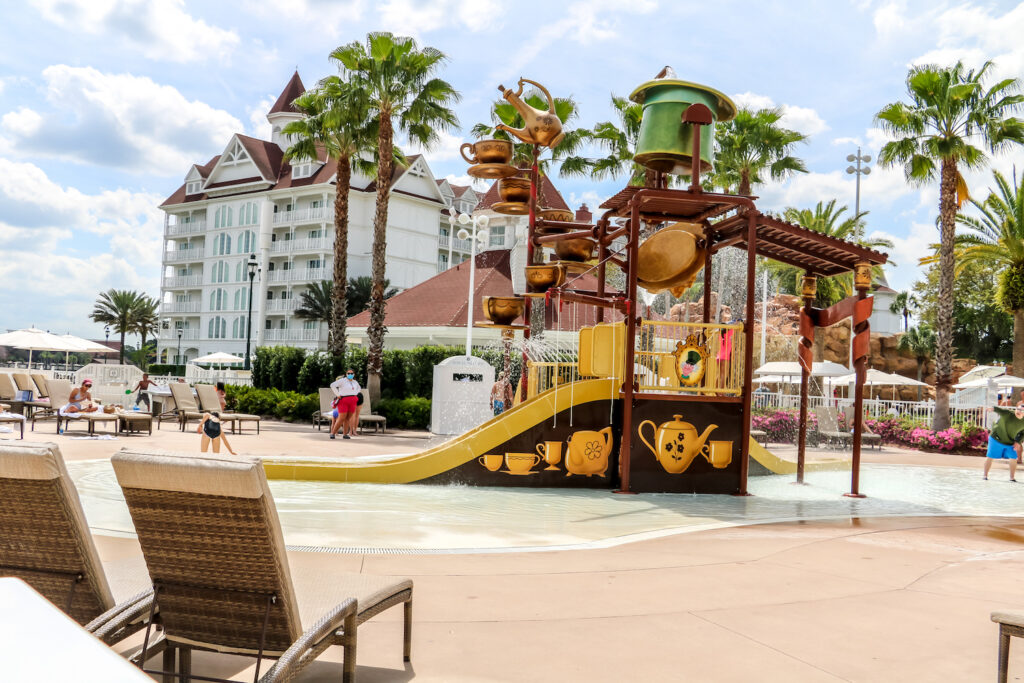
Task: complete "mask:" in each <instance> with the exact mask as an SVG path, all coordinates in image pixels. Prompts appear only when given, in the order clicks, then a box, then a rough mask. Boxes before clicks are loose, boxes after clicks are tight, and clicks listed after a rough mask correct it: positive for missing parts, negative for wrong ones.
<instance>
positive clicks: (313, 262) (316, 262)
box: [306, 258, 323, 270]
mask: <svg viewBox="0 0 1024 683" xmlns="http://www.w3.org/2000/svg"><path fill="white" fill-rule="evenodd" d="M321 266H323V263H322V262H321V261H320V259H318V258H313V259H309V261H308V262H307V263H306V267H307V268H309V269H310V270H314V269H316V268H320V267H321Z"/></svg>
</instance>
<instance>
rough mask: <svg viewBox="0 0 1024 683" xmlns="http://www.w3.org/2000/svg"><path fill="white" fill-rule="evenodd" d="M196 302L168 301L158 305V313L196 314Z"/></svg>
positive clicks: (197, 308)
mask: <svg viewBox="0 0 1024 683" xmlns="http://www.w3.org/2000/svg"><path fill="white" fill-rule="evenodd" d="M198 312H199V302H198V301H168V302H165V303H162V304H160V313H161V314H165V313H198Z"/></svg>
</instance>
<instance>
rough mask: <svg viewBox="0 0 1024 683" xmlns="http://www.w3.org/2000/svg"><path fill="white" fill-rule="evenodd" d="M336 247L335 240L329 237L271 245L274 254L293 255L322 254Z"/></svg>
mask: <svg viewBox="0 0 1024 683" xmlns="http://www.w3.org/2000/svg"><path fill="white" fill-rule="evenodd" d="M333 247H334V244H333V240H330V239H328V238H327V237H312V238H308V237H307V238H305V239H298V240H277V241H276V242H273V243H272V244H271V245H270V253H272V254H291V253H301V252H322V251H326V250H328V249H332V248H333Z"/></svg>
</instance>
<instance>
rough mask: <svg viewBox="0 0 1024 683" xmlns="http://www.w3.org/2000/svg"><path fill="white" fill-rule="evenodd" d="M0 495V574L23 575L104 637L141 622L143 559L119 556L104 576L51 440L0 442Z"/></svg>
mask: <svg viewBox="0 0 1024 683" xmlns="http://www.w3.org/2000/svg"><path fill="white" fill-rule="evenodd" d="M0 501H2V502H0V576H16V577H18V578H20V579H22V580H24V581H26V582H27V583H28V584H29V585H30V586H32V587H33V588H34V589H35V590H36V591H38V592H39V593H41V594H42V595H43V596H45V597H46V598H47V599H48V600H49V601H50V602H52V603H53V604H55V605H56V606H57V607H59V608H61V609H62V610H64V611H65V612H66V613H67V614H68V615H69V616H70V617H71V618H72V619H74V620H75V621H77V622H78V623H79V624H82V625H83V626H85V627H86V629H88V630H89V631H90V632H92V633H93V634H94V635H96V636H97V637H99V638H100V639H102V640H103V641H104V642H106V643H107V644H113V643H116V642H118V641H120V640H122V639H123V638H125V637H127V636H129V635H131V634H132V633H134V632H136V631H138V630H140V629H141V628H142V627H143V626H144V623H143V617H144V616H145V615H146V614H148V613H149V610H150V598H151V595H152V593H151V590H150V584H149V577H148V576H147V575H146V568H145V565H144V564H143V563H142V562H141V560H140V561H138V562H135V563H132V562H125V563H119V565H118V570H119V571H118V576H119V580H117V581H113V582H110V583H108V581H107V575H106V573H105V572H104V570H103V565H102V564H101V562H100V559H99V555H98V554H97V553H96V546H95V545H94V544H93V540H92V535H91V534H90V533H89V527H88V526H87V525H86V521H85V515H84V514H83V512H82V504H81V502H79V499H78V492H77V491H76V490H75V487H74V484H72V482H71V477H69V476H68V471H67V468H65V467H64V459H63V458H62V457H61V454H60V448H59V447H58V446H57V445H56V444H52V443H30V444H19V445H17V446H15V445H8V444H2V443H0ZM8 617H9V618H10V619H17V618H18V617H17V615H8ZM58 647H59V645H58ZM55 654H56V653H55Z"/></svg>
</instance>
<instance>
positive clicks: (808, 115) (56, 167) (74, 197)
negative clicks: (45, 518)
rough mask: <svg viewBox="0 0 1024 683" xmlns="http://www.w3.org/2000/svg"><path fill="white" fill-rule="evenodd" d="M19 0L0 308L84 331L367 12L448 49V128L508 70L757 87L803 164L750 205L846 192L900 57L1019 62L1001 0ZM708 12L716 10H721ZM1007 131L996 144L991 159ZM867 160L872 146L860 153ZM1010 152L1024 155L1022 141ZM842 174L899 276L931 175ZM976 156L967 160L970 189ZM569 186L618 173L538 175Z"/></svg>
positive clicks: (11, 35)
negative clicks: (98, 304)
mask: <svg viewBox="0 0 1024 683" xmlns="http://www.w3.org/2000/svg"><path fill="white" fill-rule="evenodd" d="M527 5H528V6H529V8H530V13H535V12H538V11H541V10H544V11H547V15H546V16H544V17H543V19H542V21H543V24H542V25H540V26H539V27H538V26H533V25H529V24H528V23H527V22H526V21H525V20H524V19H523V15H524V14H526V13H527V12H525V11H523V10H522V9H521V8H522V7H524V4H523V3H513V2H504V1H501V0H433V1H431V2H424V1H420V0H378V1H377V2H369V1H362V0H349V1H347V2H336V1H328V0H252V1H251V2H250V1H246V0H242V1H239V2H217V3H199V2H184V1H183V0H150V1H148V2H146V1H143V0H29V1H28V2H12V1H10V0H5V1H4V2H2V3H0V7H2V11H0V17H2V20H0V40H2V42H3V44H4V46H5V49H4V50H3V53H2V55H0V250H2V254H3V258H0V283H2V285H0V286H2V289H3V292H4V304H3V306H2V307H0V328H17V327H24V326H28V325H30V324H35V325H37V326H39V327H43V328H48V329H51V330H52V331H56V332H67V331H70V332H73V333H77V334H83V335H89V336H92V337H94V338H95V337H98V336H102V331H101V329H100V328H99V326H96V325H94V324H92V323H91V322H89V321H88V319H87V315H88V312H89V311H90V310H91V304H92V301H93V300H94V299H95V296H96V294H97V293H98V292H99V291H101V290H103V289H106V288H108V287H119V288H134V289H140V290H144V291H147V292H148V293H149V294H151V295H154V296H155V295H157V294H158V290H159V258H160V250H161V232H162V225H163V219H162V213H161V212H160V211H159V210H158V209H157V208H156V207H157V205H158V204H159V203H160V202H161V201H162V199H163V198H164V197H165V196H167V195H168V194H170V193H171V192H172V191H173V190H174V189H175V188H176V187H177V186H178V185H179V184H180V183H181V182H182V179H183V177H184V175H185V173H186V171H187V170H188V167H189V164H190V163H192V162H194V161H200V162H205V161H206V160H207V159H209V158H210V157H211V156H213V155H214V154H217V153H219V152H220V151H221V150H222V149H223V147H224V145H225V144H226V143H227V140H228V138H229V136H230V135H231V133H233V132H244V133H248V134H255V135H259V136H262V137H266V136H267V134H268V130H267V126H266V120H265V118H264V114H265V113H266V111H267V109H269V107H270V104H271V103H272V102H273V100H274V98H276V96H277V95H278V94H279V93H280V91H281V89H282V88H283V86H284V84H285V83H286V82H287V80H288V78H289V77H290V75H291V73H292V70H293V69H295V68H296V67H298V69H299V73H300V75H301V76H302V78H303V80H304V82H305V83H306V84H307V86H309V85H312V84H313V83H315V81H316V80H317V79H318V78H320V77H322V76H325V75H327V74H329V73H332V71H333V67H332V66H331V65H330V64H329V62H328V60H327V55H328V53H329V52H330V51H331V50H332V49H333V48H335V47H336V46H338V45H342V44H345V43H347V42H350V41H352V40H358V39H361V38H362V37H363V36H365V34H366V32H367V31H372V30H390V31H392V32H395V33H400V34H407V35H414V36H415V37H416V38H417V39H419V40H420V41H421V43H424V44H428V45H431V46H434V47H437V48H439V49H441V50H442V51H444V52H445V53H447V55H448V56H449V58H450V61H449V63H448V64H447V65H446V67H445V69H444V72H443V76H444V77H445V78H446V79H448V80H449V81H450V82H452V83H453V84H454V85H455V87H456V88H457V89H458V90H459V91H460V92H461V93H462V96H463V99H462V101H461V103H460V104H459V105H458V108H457V112H458V115H459V118H460V120H461V122H462V125H463V131H468V129H469V128H470V127H471V126H472V124H474V123H476V122H478V121H483V120H486V119H487V116H488V111H489V104H490V102H491V101H492V100H493V99H494V98H495V96H496V95H497V94H498V92H497V89H496V88H497V85H498V84H499V83H503V84H505V85H514V83H515V81H516V80H517V79H518V77H519V76H525V77H527V78H532V79H534V80H538V81H540V82H541V83H544V84H545V85H546V86H548V87H549V88H550V90H551V91H552V92H553V93H555V94H556V95H572V96H573V97H574V98H575V99H576V100H577V102H578V103H579V105H580V110H581V118H580V120H579V124H581V125H586V126H589V125H592V124H593V123H595V122H597V121H603V120H607V119H608V118H609V116H610V109H609V104H608V100H609V96H610V94H611V93H615V94H619V95H627V94H629V92H630V91H631V90H632V89H633V88H634V87H635V86H636V85H638V84H640V83H641V82H643V81H645V80H647V79H649V78H651V77H653V76H654V74H655V73H657V72H658V71H659V70H660V69H661V68H662V67H663V66H665V65H666V64H668V65H671V66H673V68H674V69H675V70H676V72H677V73H678V74H679V76H680V77H681V78H685V79H687V80H693V81H697V82H701V83H706V84H708V85H710V86H713V87H715V88H717V89H719V90H721V91H723V92H725V93H727V94H730V95H732V96H733V97H734V98H735V99H736V100H737V102H738V103H740V104H747V105H754V106H764V105H768V104H774V105H778V106H782V107H784V108H785V111H786V118H785V123H786V124H788V125H789V126H790V127H793V128H796V129H798V130H800V131H802V132H804V133H807V134H809V135H810V136H811V139H810V142H809V144H807V145H805V146H802V147H801V148H800V150H799V151H798V154H799V155H800V156H802V157H803V158H804V159H805V160H806V162H807V165H808V168H809V169H810V171H811V173H809V174H807V175H802V176H799V177H797V178H794V179H793V180H791V181H789V182H787V183H783V184H772V185H768V186H764V187H761V188H757V190H756V192H757V194H760V196H761V197H762V199H761V201H760V203H759V205H760V206H761V207H762V208H763V209H769V210H781V209H782V208H784V207H786V206H798V207H810V206H813V205H814V203H815V202H817V201H819V200H828V199H831V198H838V199H839V201H840V203H845V204H849V205H850V207H851V211H852V206H853V194H854V189H853V188H854V183H853V178H852V176H848V175H846V174H845V173H844V169H845V168H846V166H847V162H846V161H845V157H846V155H847V154H850V153H852V152H854V151H855V149H856V146H857V143H858V142H859V143H860V144H861V145H862V146H863V147H864V152H865V153H867V154H871V155H872V156H875V155H877V153H878V148H879V146H880V145H881V144H882V143H883V142H884V137H883V136H882V134H881V133H880V131H878V130H876V129H875V128H874V127H873V123H872V118H873V116H874V114H875V112H877V111H878V109H879V108H880V107H882V106H883V105H884V104H886V103H888V102H891V101H895V100H897V99H901V98H903V97H905V88H904V79H905V76H906V71H907V67H908V66H909V65H910V64H914V63H922V62H936V63H942V64H946V63H951V62H953V61H955V60H956V59H958V58H960V59H964V60H965V61H967V62H969V63H972V64H978V63H980V62H981V61H983V60H984V59H993V60H995V61H996V64H997V76H1013V77H1020V76H1021V75H1024V44H1022V43H1021V42H1020V40H1019V37H1020V36H1021V35H1024V7H1022V6H1021V5H1015V4H1013V3H1005V2H1002V3H1001V2H989V3H952V2H951V3H936V2H899V1H885V0H883V1H882V2H877V1H872V0H859V1H853V2H830V3H823V2H775V1H771V0H769V1H765V2H758V3H753V2H728V1H724V2H718V3H703V2H692V3H691V2H686V1H685V0H629V1H628V2H622V1H621V0H575V1H570V2H557V1H555V2H548V3H527ZM727 24H728V26H727ZM463 135H465V133H464V132H456V133H455V134H453V135H449V136H445V138H444V139H443V140H442V142H441V144H440V145H439V146H438V147H437V148H436V149H435V150H433V151H432V152H429V153H428V160H429V162H430V164H431V167H432V168H433V170H434V172H435V174H436V175H437V176H438V177H444V176H451V177H452V178H454V179H459V180H465V179H466V177H465V170H466V165H465V163H464V162H463V161H462V159H461V158H460V157H459V156H458V151H457V150H458V145H459V144H460V143H461V142H462V141H463ZM1017 161H1021V162H1024V150H1021V151H1014V152H1012V153H1011V154H1008V155H1005V156H1003V157H1000V158H998V159H996V160H995V162H994V165H995V167H997V168H1000V169H1006V170H1009V169H1010V168H1011V167H1012V166H1013V164H1014V163H1016V162H1017ZM871 165H872V166H874V164H873V163H872V164H871ZM1021 166H1024V163H1021ZM872 170H873V173H872V175H871V176H869V177H868V178H867V179H866V180H865V181H864V183H863V185H862V190H861V192H862V194H861V208H862V209H863V210H867V211H870V214H869V216H868V226H869V227H868V231H869V232H877V233H881V234H885V235H886V236H889V237H890V238H892V239H893V240H894V241H895V242H896V248H895V249H894V250H893V252H892V258H893V260H894V261H896V262H897V263H898V266H897V267H895V268H892V269H890V280H891V282H892V284H893V286H894V287H897V288H907V287H910V286H911V285H912V283H913V282H914V280H915V279H916V278H917V277H918V274H919V269H918V267H917V265H916V260H917V258H918V257H920V256H921V255H923V254H924V253H925V252H926V251H927V249H928V245H929V244H930V243H931V242H933V241H934V240H935V228H934V217H935V214H936V204H937V191H936V189H935V187H928V188H924V189H920V188H913V187H908V186H907V185H906V183H905V182H904V181H903V178H902V174H901V172H900V171H898V170H884V169H877V168H873V169H872ZM989 179H990V171H988V170H986V171H982V172H979V173H975V174H972V175H970V176H968V180H969V183H970V186H971V188H972V191H973V193H974V194H976V195H981V196H984V194H985V191H986V190H985V188H986V187H987V186H988V185H989ZM556 183H557V185H558V186H559V188H560V189H561V190H562V192H563V194H564V195H565V197H566V199H567V200H569V202H570V204H572V205H573V206H574V207H575V206H577V205H578V204H579V203H580V202H582V201H586V202H588V203H589V204H590V205H591V206H592V207H593V205H594V204H597V203H599V202H600V201H601V200H602V199H603V198H604V197H607V196H608V195H610V194H612V193H613V192H615V191H616V190H617V189H619V187H620V185H621V182H616V181H608V182H604V183H600V184H594V183H590V182H587V181H583V180H575V179H574V180H569V179H557V178H556Z"/></svg>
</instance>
